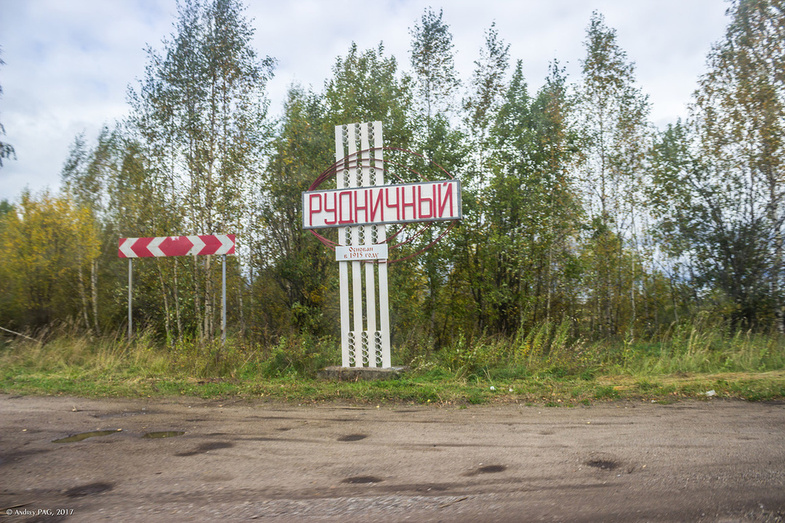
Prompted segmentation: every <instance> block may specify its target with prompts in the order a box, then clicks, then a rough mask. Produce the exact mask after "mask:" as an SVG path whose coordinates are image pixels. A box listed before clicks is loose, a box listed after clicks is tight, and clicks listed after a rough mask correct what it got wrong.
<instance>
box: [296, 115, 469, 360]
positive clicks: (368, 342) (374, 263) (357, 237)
mask: <svg viewBox="0 0 785 523" xmlns="http://www.w3.org/2000/svg"><path fill="white" fill-rule="evenodd" d="M385 151H397V152H405V153H409V151H403V150H402V149H392V148H385V147H383V146H382V123H381V122H370V123H362V124H349V125H340V126H336V127H335V163H334V164H333V165H332V166H331V167H330V168H328V169H327V170H326V171H324V172H323V173H322V174H321V175H320V176H319V177H318V178H317V179H316V180H315V181H314V183H313V184H312V185H311V186H310V187H309V190H308V191H305V192H303V193H302V198H303V228H305V229H310V230H311V232H312V233H313V234H314V235H315V236H316V237H317V238H318V239H319V240H320V241H322V243H324V244H325V245H327V246H328V247H330V248H333V249H334V250H335V257H336V260H337V261H338V271H339V279H340V301H341V362H342V366H343V367H381V368H390V367H392V363H391V358H390V313H389V303H388V296H389V293H388V287H387V267H388V265H389V264H390V263H393V262H394V261H400V260H393V259H390V252H391V251H392V250H394V249H395V248H397V247H400V246H401V245H403V244H406V243H408V242H409V241H410V240H411V238H413V237H415V236H417V235H418V234H419V233H414V234H409V235H404V236H408V239H407V240H403V241H400V242H399V243H397V244H395V245H390V241H391V240H392V239H393V238H396V237H398V236H399V235H400V234H401V230H402V228H403V227H405V226H406V225H408V224H413V223H417V224H420V223H423V222H437V221H452V224H454V223H455V222H456V221H457V220H460V219H461V218H462V212H461V186H460V182H459V181H458V180H456V179H453V178H452V177H451V176H450V175H449V173H447V171H445V170H444V169H441V168H440V167H438V166H436V167H438V168H439V169H440V170H441V172H443V173H444V175H446V176H447V177H448V179H446V180H442V181H426V180H420V181H417V182H413V183H399V184H394V185H385V174H387V173H390V172H391V170H392V169H391V168H392V167H400V168H404V166H402V165H399V164H393V163H391V162H389V161H387V160H385V159H384V153H385ZM409 154H411V155H414V156H417V157H419V158H420V159H422V157H421V156H420V155H415V154H414V153H409ZM408 170H409V171H410V172H414V173H416V174H419V173H417V172H416V171H415V170H413V169H411V168H408ZM332 177H335V179H336V188H335V189H328V190H319V186H320V185H321V184H322V183H323V182H325V181H326V180H328V179H330V178H332ZM401 181H402V180H401ZM394 227H395V228H397V231H394V232H392V233H389V232H388V230H391V229H393V228H394ZM326 228H337V229H338V241H337V242H335V241H331V240H328V239H327V238H325V237H324V236H322V235H321V234H319V232H317V231H319V230H320V229H326ZM448 231H449V228H448V229H447V231H445V233H444V234H446V232H448ZM444 234H442V235H440V236H439V237H438V238H436V239H435V240H433V241H432V242H431V243H430V244H429V245H427V246H426V247H425V248H424V249H422V250H420V251H418V252H416V253H414V254H419V252H422V251H423V250H425V249H427V248H428V247H430V246H431V245H433V244H434V243H435V242H436V241H438V240H439V239H440V238H441V237H442V236H444ZM350 267H351V277H350ZM377 289H378V292H377ZM350 295H351V300H350Z"/></svg>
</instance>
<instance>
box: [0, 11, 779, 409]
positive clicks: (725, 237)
mask: <svg viewBox="0 0 785 523" xmlns="http://www.w3.org/2000/svg"><path fill="white" fill-rule="evenodd" d="M778 9H779V10H778ZM777 13H780V14H781V6H780V4H779V3H778V2H777V1H775V0H738V1H734V2H732V4H731V7H730V9H729V15H730V23H729V26H728V30H727V33H726V36H725V38H724V39H723V40H722V41H721V42H719V43H718V44H717V45H716V46H715V47H714V48H713V49H712V51H711V52H710V54H709V56H708V59H709V60H708V70H707V72H706V74H705V75H703V76H702V77H701V78H700V82H699V85H698V90H697V91H696V94H695V98H694V104H693V106H692V109H691V114H690V118H689V119H688V120H686V121H684V122H677V123H676V124H674V125H672V126H669V127H668V128H667V129H665V130H664V131H662V132H661V133H658V134H657V133H652V125H651V123H650V122H649V104H648V100H647V98H646V96H645V95H644V94H643V91H642V90H641V88H639V87H638V85H637V81H636V78H635V74H634V72H635V64H634V62H632V61H631V60H629V59H628V57H627V55H626V53H625V52H624V50H623V49H622V47H621V45H620V41H619V39H618V38H617V34H616V32H615V30H614V29H613V28H611V27H608V26H607V24H606V22H605V19H604V18H603V16H602V15H601V14H600V13H594V14H593V15H592V16H591V19H590V20H589V25H588V27H587V31H586V39H585V57H584V59H583V60H582V61H581V66H582V67H581V76H580V78H578V79H577V80H576V81H571V80H569V79H568V78H567V77H566V75H565V72H564V69H563V68H562V67H561V66H560V65H559V62H558V61H556V60H554V61H553V62H552V64H551V67H550V69H549V73H548V76H547V77H546V78H545V81H544V83H543V85H541V86H539V87H538V88H530V87H529V85H528V84H527V81H526V78H525V77H524V74H523V71H524V68H523V65H524V64H523V63H522V62H521V61H516V62H515V63H516V65H515V67H514V68H510V67H509V65H510V63H511V62H510V59H511V58H514V57H511V56H510V55H509V52H510V48H509V46H508V45H507V44H506V43H505V42H504V40H503V38H502V36H503V35H500V34H499V33H498V31H497V29H496V27H495V25H492V26H491V27H490V28H489V29H487V30H486V31H485V34H484V36H485V39H484V45H483V46H482V47H481V49H480V50H479V56H478V58H477V60H476V61H475V69H474V72H473V75H472V77H471V78H469V79H466V80H468V82H466V83H465V84H464V85H466V86H467V89H468V90H467V92H466V93H461V94H460V95H459V93H458V87H459V86H460V85H461V79H460V78H459V77H458V75H457V73H456V70H455V64H454V57H455V51H456V50H455V49H454V46H453V41H452V35H451V33H450V26H449V24H448V23H447V20H446V19H445V18H444V15H443V13H442V12H441V11H438V12H437V11H434V10H433V9H430V8H428V9H426V10H425V11H424V13H423V15H422V17H421V18H419V19H418V20H416V21H415V22H414V25H413V27H412V29H411V30H410V35H411V49H410V55H409V60H408V62H407V63H408V65H409V69H408V70H407V69H405V68H399V65H400V63H401V62H399V60H398V59H397V58H396V57H395V56H391V55H388V54H386V52H385V49H384V47H383V46H382V45H381V44H380V45H378V46H377V47H376V48H373V49H368V50H362V49H359V48H358V47H357V45H356V44H352V45H351V46H350V47H349V49H348V50H347V52H346V54H345V55H344V56H339V57H336V59H335V62H334V66H333V69H332V71H331V75H330V77H329V78H327V79H326V80H325V82H324V87H323V89H322V90H318V91H314V90H306V89H303V88H301V87H299V86H296V85H295V86H291V88H290V90H289V93H288V97H287V100H286V103H285V105H284V107H283V113H282V114H281V115H280V117H279V118H278V119H277V120H276V121H274V120H273V119H272V118H270V116H269V115H268V107H267V101H266V93H265V89H266V84H267V81H268V80H269V78H270V77H271V75H272V73H273V66H274V63H275V60H274V59H272V58H269V57H263V56H262V55H261V54H259V53H257V51H256V50H255V49H253V47H252V45H251V44H252V42H253V35H254V27H253V25H252V23H251V21H250V20H248V19H246V18H245V16H244V7H243V4H242V2H241V1H240V0H187V1H183V2H180V3H178V11H177V15H176V20H175V24H174V29H173V32H172V34H171V35H170V36H169V37H168V38H167V39H165V40H164V41H163V43H162V46H161V51H160V52H159V51H155V50H154V49H153V48H152V47H151V48H150V49H149V50H148V51H147V57H148V64H147V69H146V71H145V74H144V75H143V78H142V80H141V81H140V82H139V83H138V84H137V85H135V86H134V87H133V88H132V89H131V90H130V92H129V105H130V109H131V113H130V117H129V119H128V121H127V122H123V124H117V125H114V126H107V127H106V128H104V129H103V130H102V131H101V132H100V134H99V135H98V136H97V138H96V140H95V141H94V143H92V144H91V143H90V140H89V139H88V138H87V137H85V136H83V135H79V136H77V137H76V138H75V140H74V143H73V146H72V149H71V151H70V152H69V155H68V157H67V158H66V159H65V162H64V166H63V169H62V173H61V175H62V182H63V187H62V192H61V193H59V194H55V193H46V194H43V195H40V196H33V195H30V194H28V193H24V194H23V195H21V197H20V198H19V199H18V200H16V201H14V202H13V204H11V203H8V202H0V247H1V248H2V249H3V252H4V256H5V258H4V261H3V264H0V326H2V327H4V328H11V329H12V330H17V331H23V332H24V333H27V334H31V333H32V334H35V335H39V334H40V333H43V332H44V331H47V330H48V331H50V332H51V331H54V330H56V329H57V328H59V327H58V326H59V325H61V324H65V325H69V326H71V327H69V328H73V329H75V331H74V333H73V334H68V336H66V338H67V339H71V338H75V337H79V336H85V337H87V338H86V339H92V338H91V337H95V339H101V340H104V339H109V337H108V336H107V333H111V332H115V331H118V330H120V329H122V327H123V323H124V322H125V321H126V319H125V318H126V313H127V311H126V310H125V303H126V302H125V293H126V285H127V264H126V261H125V260H119V259H118V258H117V240H118V238H120V237H144V236H165V235H179V234H206V233H214V232H234V233H236V234H237V235H238V254H237V256H235V257H231V258H230V260H229V263H228V267H227V272H228V279H229V281H228V288H227V294H228V311H229V318H228V320H229V341H228V342H227V344H226V345H222V344H216V343H215V334H216V331H217V323H218V321H217V320H218V317H219V313H220V310H219V309H220V307H219V302H220V297H219V289H220V283H219V282H220V264H219V263H216V262H215V260H211V258H207V257H199V258H179V259H156V260H144V261H142V260H140V261H139V263H135V264H134V295H133V300H134V309H133V310H132V314H133V318H134V323H135V325H137V326H138V332H137V336H136V338H135V340H134V342H133V343H132V344H130V345H129V344H127V342H123V341H122V340H120V339H119V338H118V339H117V340H116V341H117V344H118V346H120V347H125V348H124V349H122V350H121V349H116V350H117V351H120V352H113V351H112V350H109V349H108V348H100V347H99V348H98V349H95V346H94V345H90V347H93V348H91V349H89V350H88V349H87V348H78V346H79V345H80V343H81V342H75V341H74V342H69V343H70V345H69V347H71V348H66V347H64V346H63V347H61V348H60V350H62V352H63V357H64V358H65V360H63V361H61V362H60V364H61V365H62V366H65V367H68V366H69V365H72V364H73V365H77V364H78V365H83V364H87V363H86V362H87V361H88V360H89V359H90V357H88V355H89V354H93V355H95V354H98V353H99V352H100V353H101V354H102V356H101V358H103V359H102V361H103V362H104V363H102V364H101V365H104V366H105V367H106V368H108V369H113V368H114V367H113V365H115V363H113V362H117V361H126V360H125V358H126V357H128V356H127V354H126V353H125V352H123V351H130V352H128V354H131V353H133V354H136V355H137V356H135V357H140V356H139V354H143V353H144V351H141V350H137V349H136V345H134V344H139V343H142V344H146V345H147V346H149V347H151V350H150V351H149V354H150V358H151V360H149V361H147V360H145V361H147V362H146V363H145V362H142V363H140V365H143V366H148V367H149V368H152V369H154V370H155V372H154V373H158V372H159V371H160V372H164V370H162V369H168V370H166V371H165V372H174V373H179V374H178V376H179V377H180V378H182V380H187V379H189V378H188V377H191V378H193V379H200V380H205V379H213V378H215V377H216V376H218V377H220V378H221V379H223V378H226V376H227V375H228V376H229V377H230V378H232V379H235V378H234V377H233V376H235V375H237V373H240V374H242V375H243V376H251V375H254V373H257V374H261V375H264V376H268V377H270V379H282V380H285V379H293V377H309V376H312V375H313V374H314V372H315V371H316V369H318V367H319V366H320V365H324V364H326V363H327V362H333V363H337V358H338V354H337V349H336V347H335V346H334V345H335V343H336V342H335V340H337V339H338V337H339V332H338V325H339V308H338V307H337V304H338V301H339V298H338V289H337V272H338V271H337V269H336V267H335V262H334V260H333V259H332V256H331V254H332V253H331V252H330V251H329V250H328V249H325V248H324V246H323V245H321V244H320V243H319V242H318V241H316V239H315V238H314V237H313V236H312V235H311V234H310V233H308V232H304V231H303V230H302V229H301V227H300V220H301V216H300V213H301V209H300V207H301V194H302V192H303V191H304V190H307V189H308V188H309V187H310V185H311V183H312V182H313V181H314V179H315V178H316V177H317V176H318V175H319V173H321V172H323V171H324V170H325V169H327V168H328V167H329V166H330V165H331V164H332V163H333V161H334V160H335V158H334V157H333V148H334V126H335V125H337V124H338V125H343V124H349V123H354V122H361V121H371V120H381V121H382V122H383V123H384V137H385V141H384V145H385V146H388V147H393V148H407V149H412V150H415V151H416V152H417V153H422V154H423V155H424V158H423V159H419V158H416V157H414V156H412V155H409V154H405V153H403V152H401V151H392V150H386V151H385V153H384V158H385V160H386V165H387V166H388V174H392V172H393V171H395V174H398V175H400V177H399V178H400V181H404V182H408V181H415V180H417V179H418V177H417V176H416V175H415V174H414V173H413V171H417V172H418V173H420V174H421V175H422V176H423V177H425V178H429V179H437V178H441V177H442V176H444V173H443V172H442V171H441V170H439V169H438V168H436V167H434V165H435V164H438V165H439V166H441V167H443V168H444V169H445V170H447V171H448V172H449V173H451V174H453V175H454V176H456V177H458V178H459V179H460V180H461V182H462V186H463V193H462V199H463V200H462V203H463V213H464V219H463V220H462V222H461V223H460V224H459V225H458V226H457V227H455V229H453V230H452V231H451V232H450V234H449V235H447V236H446V237H444V238H442V239H441V240H440V241H439V242H438V243H437V244H436V245H434V246H433V247H432V248H431V249H430V250H427V251H426V252H424V253H422V254H419V255H417V256H414V255H415V254H416V253H417V252H418V251H419V250H421V248H423V247H425V246H427V245H428V244H430V243H431V242H433V241H434V240H436V239H437V238H438V237H439V236H440V235H442V233H444V232H445V231H446V225H441V224H431V225H430V226H429V227H425V228H423V230H421V231H420V230H419V227H417V228H413V227H409V228H408V229H406V230H405V231H403V232H401V233H400V234H399V235H398V237H397V240H400V241H401V242H402V243H403V245H402V246H401V247H400V248H399V249H396V250H395V252H396V256H397V257H407V256H410V255H411V256H412V258H411V259H407V260H406V261H402V262H401V263H396V264H393V265H391V266H390V267H391V270H390V273H389V282H390V286H389V288H390V305H391V320H392V321H391V324H392V325H391V327H392V342H393V347H394V349H393V361H394V362H395V363H396V364H401V365H405V364H411V365H412V366H414V367H416V368H419V369H420V370H421V372H423V373H436V374H438V375H439V376H441V377H444V376H448V377H449V378H450V379H451V380H464V381H466V382H475V383H477V382H480V381H483V380H485V381H487V380H493V379H498V380H515V379H533V380H543V383H545V382H547V381H548V380H550V382H549V383H554V382H558V381H559V380H570V379H574V380H577V382H578V385H576V386H575V387H574V388H575V389H576V390H578V391H582V390H583V389H582V388H581V387H582V386H583V385H586V386H588V387H591V386H593V384H595V382H597V379H598V377H599V376H601V375H602V373H603V372H605V373H632V374H634V375H636V376H637V375H638V374H641V375H644V376H645V375H646V374H647V373H650V372H652V373H655V374H658V373H675V372H753V371H754V372H757V371H761V372H763V371H775V370H777V369H779V368H781V366H782V364H783V360H782V348H781V338H780V334H779V332H780V331H781V330H782V328H783V325H785V323H784V322H785V317H784V314H785V313H784V312H783V311H785V304H784V303H783V300H784V299H785V293H783V290H782V284H781V279H782V276H783V274H784V273H785V271H783V270H782V269H783V261H782V256H783V254H782V253H783V235H782V227H783V220H785V208H783V202H785V197H784V196H785V193H783V189H782V183H781V171H782V162H783V151H784V150H785V149H784V148H783V140H782V136H785V134H784V133H783V128H785V123H784V122H785V110H784V109H783V107H785V102H783V93H785V91H783V79H782V74H781V71H782V70H783V64H782V61H783V55H782V46H781V42H782V41H783V40H784V39H785V36H783V34H782V31H783V28H782V24H781V23H778V22H779V18H778V17H777ZM510 69H511V70H510ZM463 95H465V96H463ZM459 96H463V98H462V99H461V103H457V102H458V98H459ZM655 134H656V136H654V135H655ZM6 146H7V144H0V159H2V158H6V157H7V153H8V152H9V151H10V150H9V149H7V148H5V147H6ZM433 162H435V164H434V163H433ZM399 171H400V172H399ZM394 179H395V178H394V177H389V179H388V181H390V182H392V181H393V180H394ZM333 183H334V182H332V180H327V181H325V183H324V185H323V186H322V188H332V187H334V185H331V184H333ZM413 231H417V232H413ZM325 234H327V235H331V236H330V238H332V239H333V240H334V239H336V238H337V232H336V231H330V232H328V233H325ZM406 241H411V243H405V242H406ZM76 246H78V247H79V248H78V249H77V248H75V247H76ZM54 345H56V343H54ZM74 347H77V349H78V350H77V349H74ZM36 350H38V349H36ZM41 350H44V349H41ZM46 350H48V349H46ZM74 351H75V352H74ZM90 351H93V352H90ZM95 351H98V352H95ZM79 354H84V358H83V359H82V360H79V357H80V356H78V355H79ZM69 358H76V359H69ZM44 359H45V360H46V359H47V358H44ZM77 360H79V361H80V362H81V363H76V362H77ZM140 361H141V360H140ZM69 362H72V363H69ZM31 364H32V363H31ZM169 365H172V366H173V367H171V368H170V367H169ZM51 371H52V369H48V370H47V372H51ZM118 371H119V370H118ZM436 374H434V376H435V375H436ZM178 379H179V378H178ZM440 379H441V378H440ZM652 383H654V382H652ZM180 386H181V385H180V384H178V385H176V386H175V387H180ZM221 386H224V385H221ZM542 386H543V387H544V386H545V385H542ZM647 387H649V386H648V385H645V384H643V385H639V386H638V389H639V390H640V391H641V392H645V390H644V389H646V388H647ZM663 387H665V385H663ZM219 388H220V387H219ZM659 388H661V387H659V386H654V385H652V386H651V390H659ZM366 392H367V393H368V394H369V397H376V396H374V395H375V394H382V392H380V390H376V389H368V391H366ZM475 392H476V391H472V392H471V393H470V394H469V396H470V397H471V398H473V399H472V401H475V400H476V401H486V400H487V397H486V396H485V395H484V392H483V393H479V392H477V393H475ZM418 394H419V396H418V397H421V398H424V399H425V400H426V401H427V399H431V400H432V401H442V399H439V398H442V396H441V392H439V391H437V390H435V389H432V388H428V387H422V389H420V390H419V392H418ZM600 394H601V395H607V394H605V393H604V392H600ZM577 397H580V399H581V400H591V399H592V398H593V393H584V392H579V393H577V396H576V398H577Z"/></svg>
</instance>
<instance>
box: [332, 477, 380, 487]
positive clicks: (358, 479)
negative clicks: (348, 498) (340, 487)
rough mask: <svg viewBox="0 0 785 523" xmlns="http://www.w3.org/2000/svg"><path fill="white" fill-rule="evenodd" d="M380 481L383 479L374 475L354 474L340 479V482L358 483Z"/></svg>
mask: <svg viewBox="0 0 785 523" xmlns="http://www.w3.org/2000/svg"><path fill="white" fill-rule="evenodd" d="M382 481H384V480H383V479H382V478H377V477H376V476H354V477H351V478H346V479H345V480H343V481H341V483H350V484H352V485H360V484H364V483H381V482H382Z"/></svg>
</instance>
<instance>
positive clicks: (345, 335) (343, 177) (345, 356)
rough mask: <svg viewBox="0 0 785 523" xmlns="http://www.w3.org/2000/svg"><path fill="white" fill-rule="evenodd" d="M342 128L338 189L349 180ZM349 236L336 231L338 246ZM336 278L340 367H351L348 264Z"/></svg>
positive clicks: (337, 155) (338, 130) (338, 147)
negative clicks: (338, 305)
mask: <svg viewBox="0 0 785 523" xmlns="http://www.w3.org/2000/svg"><path fill="white" fill-rule="evenodd" d="M343 143H344V137H343V126H340V125H339V126H336V127H335V161H336V162H337V164H336V166H335V183H336V186H337V187H338V189H343V188H345V187H346V185H347V183H348V178H349V170H348V169H349V166H348V164H347V162H346V160H344V156H345V153H344V146H343ZM350 235H351V229H350V228H349V227H345V228H344V227H341V228H339V229H338V244H339V245H347V244H348V242H347V237H348V236H350ZM338 278H339V284H340V298H341V366H343V367H351V366H352V362H353V360H354V340H353V339H352V338H351V332H350V331H351V329H350V327H349V264H348V263H347V262H338Z"/></svg>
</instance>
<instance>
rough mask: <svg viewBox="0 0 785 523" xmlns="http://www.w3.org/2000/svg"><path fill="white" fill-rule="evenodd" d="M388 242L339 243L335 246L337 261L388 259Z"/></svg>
mask: <svg viewBox="0 0 785 523" xmlns="http://www.w3.org/2000/svg"><path fill="white" fill-rule="evenodd" d="M386 259H387V244H386V243H377V244H374V245H348V246H344V245H337V246H336V247H335V260H336V261H360V260H386Z"/></svg>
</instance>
